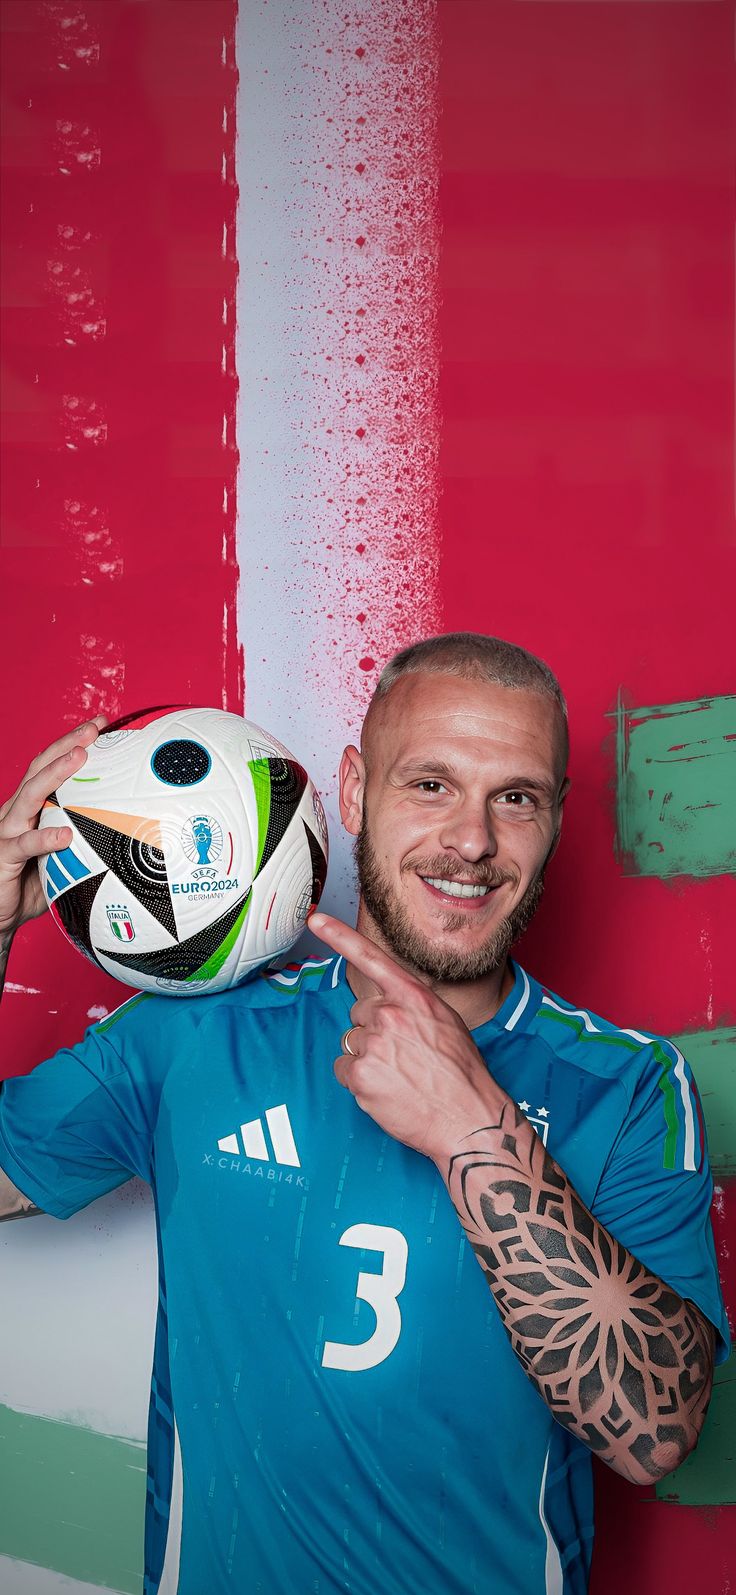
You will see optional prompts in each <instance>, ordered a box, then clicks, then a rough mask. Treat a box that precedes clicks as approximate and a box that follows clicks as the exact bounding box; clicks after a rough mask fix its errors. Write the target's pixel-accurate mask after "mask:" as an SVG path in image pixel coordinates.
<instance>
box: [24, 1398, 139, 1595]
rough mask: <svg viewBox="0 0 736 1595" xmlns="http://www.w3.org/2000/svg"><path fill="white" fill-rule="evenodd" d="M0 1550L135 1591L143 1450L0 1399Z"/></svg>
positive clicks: (69, 1575)
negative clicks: (17, 1409) (35, 1414)
mask: <svg viewBox="0 0 736 1595" xmlns="http://www.w3.org/2000/svg"><path fill="white" fill-rule="evenodd" d="M0 1477H1V1478H2V1481H3V1482H2V1491H1V1492H0V1554H2V1555H3V1556H11V1557H14V1558H15V1559H16V1560H17V1561H21V1562H33V1563H35V1565H36V1566H37V1567H45V1568H51V1569H53V1571H54V1572H57V1573H64V1574H65V1575H66V1576H67V1578H76V1579H79V1580H81V1581H83V1582H86V1583H88V1584H98V1585H102V1586H103V1588H105V1589H110V1590H118V1591H123V1592H124V1595H140V1591H141V1590H142V1588H143V1519H144V1508H145V1499H146V1452H145V1446H144V1445H143V1443H140V1444H136V1443H135V1441H133V1440H119V1439H116V1438H115V1437H114V1436H110V1435H106V1434H97V1433H95V1431H94V1430H93V1429H79V1428H76V1427H75V1425H74V1424H71V1423H59V1422H56V1421H55V1420H53V1419H51V1418H36V1417H30V1416H29V1415H28V1414H27V1413H24V1412H15V1411H13V1409H12V1408H11V1407H4V1406H0Z"/></svg>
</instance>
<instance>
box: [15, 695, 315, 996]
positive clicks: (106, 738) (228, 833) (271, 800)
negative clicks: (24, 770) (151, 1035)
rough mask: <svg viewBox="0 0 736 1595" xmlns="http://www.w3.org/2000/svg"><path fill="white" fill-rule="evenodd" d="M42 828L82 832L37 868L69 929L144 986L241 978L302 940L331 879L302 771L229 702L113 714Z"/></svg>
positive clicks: (168, 987) (187, 986) (80, 944)
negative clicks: (327, 878) (230, 711)
mask: <svg viewBox="0 0 736 1595" xmlns="http://www.w3.org/2000/svg"><path fill="white" fill-rule="evenodd" d="M40 824H41V826H49V825H50V826H59V825H69V826H71V829H72V832H73V839H72V842H71V845H70V846H69V847H67V848H64V849H61V850H59V851H58V852H56V853H50V854H48V855H47V857H46V858H43V859H40V860H39V871H40V876H41V883H42V886H43V890H44V893H45V895H46V900H47V902H48V904H49V907H50V909H51V913H52V915H53V917H54V919H55V920H56V923H57V925H59V926H60V928H61V930H62V931H63V932H64V934H65V935H66V936H67V937H68V939H69V940H70V941H71V942H72V943H73V944H74V946H75V947H77V948H78V949H79V951H80V952H82V953H84V955H85V957H87V958H90V959H91V960H92V962H93V963H95V964H98V965H99V966H100V968H101V969H104V970H105V971H106V972H107V974H108V975H113V976H115V978H116V979H118V980H122V981H123V982H124V984H125V985H130V986H134V987H136V989H137V990H140V991H157V992H165V993H168V994H169V995H171V996H187V997H190V996H199V995H202V996H204V995H206V994H208V993H209V992H213V991H223V990H225V988H226V987H228V986H234V985H237V984H238V983H239V982H240V981H241V980H244V979H245V978H246V976H248V975H249V974H251V973H252V971H254V970H256V969H258V968H259V966H260V965H262V964H267V963H270V962H271V961H272V960H273V959H276V958H278V957H279V956H280V955H281V954H283V953H285V952H286V951H287V949H288V948H289V947H290V946H291V945H292V943H293V942H294V941H296V938H297V936H298V935H299V933H300V931H301V930H302V929H303V927H304V924H305V921H306V918H307V915H308V914H309V912H310V910H311V909H312V908H313V907H314V906H315V905H316V904H317V903H318V901H319V898H320V896H321V893H322V888H323V886H324V883H325V876H326V874H327V822H326V820H325V814H324V809H323V808H322V804H321V802H320V799H319V796H318V794H317V792H316V791H315V789H314V787H313V785H312V782H311V781H310V779H309V776H308V775H307V772H306V770H304V769H303V768H302V766H301V765H300V764H299V763H298V762H297V760H296V759H295V758H293V756H292V754H291V753H289V752H288V750H287V749H286V748H284V747H283V746H282V745H281V743H280V742H277V741H276V739H275V738H274V737H272V736H269V734H268V732H266V731H262V730H261V728H260V726H256V725H253V724H252V723H251V722H250V721H248V720H243V719H241V717H240V716H239V715H237V714H228V713H226V712H225V711H224V710H222V709H190V708H171V707H166V708H158V709H147V710H142V711H141V712H140V713H138V714H132V715H127V716H125V717H124V718H122V719H120V720H116V721H115V722H114V724H113V725H110V726H108V727H107V728H106V729H105V730H104V731H103V732H102V733H101V735H100V736H98V738H97V740H96V742H94V743H93V744H92V746H91V747H90V748H89V749H88V752H87V759H86V762H85V764H83V766H82V768H81V770H80V771H79V773H78V774H77V775H72V776H70V777H69V780H67V781H64V782H63V784H62V785H61V786H60V787H59V788H58V790H57V791H56V792H54V793H52V795H51V797H50V798H49V799H48V800H47V802H46V803H45V805H44V808H43V810H42V813H41V819H40Z"/></svg>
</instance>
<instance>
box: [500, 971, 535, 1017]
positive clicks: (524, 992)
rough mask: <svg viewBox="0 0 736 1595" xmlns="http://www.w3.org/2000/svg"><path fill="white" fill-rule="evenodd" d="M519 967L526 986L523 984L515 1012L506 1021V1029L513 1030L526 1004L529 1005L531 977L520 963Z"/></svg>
mask: <svg viewBox="0 0 736 1595" xmlns="http://www.w3.org/2000/svg"><path fill="white" fill-rule="evenodd" d="M517 967H518V969H519V974H520V975H521V978H522V980H523V982H524V986H523V990H522V993H521V996H520V998H519V1001H518V1002H517V1004H516V1007H515V1009H514V1011H513V1013H512V1014H511V1015H510V1017H509V1018H508V1019H507V1020H506V1023H505V1025H504V1030H513V1028H514V1025H516V1024H518V1022H519V1020H520V1018H521V1016H522V1014H523V1012H524V1009H525V1008H526V1005H527V1003H528V1001H529V993H530V991H531V986H530V985H529V977H528V975H527V974H526V973H525V972H524V970H523V969H522V968H521V966H520V965H519V966H517Z"/></svg>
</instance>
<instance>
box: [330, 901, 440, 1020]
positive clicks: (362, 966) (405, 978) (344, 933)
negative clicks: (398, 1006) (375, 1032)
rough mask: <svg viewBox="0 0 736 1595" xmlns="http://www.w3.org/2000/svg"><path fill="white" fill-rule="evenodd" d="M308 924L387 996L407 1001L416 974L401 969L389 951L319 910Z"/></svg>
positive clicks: (414, 983) (415, 982) (398, 1000)
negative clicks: (383, 949) (386, 951)
mask: <svg viewBox="0 0 736 1595" xmlns="http://www.w3.org/2000/svg"><path fill="white" fill-rule="evenodd" d="M307 924H308V926H309V929H310V930H311V931H314V934H315V936H319V939H320V941H324V942H326V943H327V946H328V947H331V948H332V950H333V952H336V953H342V956H343V958H346V959H347V961H348V963H349V964H353V965H354V967H355V968H356V969H359V970H360V972H361V974H362V975H365V976H366V977H367V979H368V980H372V981H373V984H374V985H375V986H377V987H378V990H379V991H381V992H383V995H384V996H385V997H391V998H394V999H395V1000H396V1001H397V1002H400V1001H402V1000H406V998H407V995H408V994H409V993H410V992H411V991H412V990H413V988H414V987H415V986H416V985H417V984H418V982H417V981H415V979H414V976H413V975H409V974H407V972H406V970H405V969H401V968H400V966H399V965H398V964H397V963H396V961H395V960H394V959H393V958H390V957H389V955H388V953H384V952H383V951H382V949H381V948H380V947H376V945H375V942H372V941H369V940H368V938H367V936H362V935H361V933H360V931H359V930H353V929H352V927H351V926H350V925H344V924H343V922H342V920H341V919H333V918H332V916H331V915H329V914H320V913H316V914H310V916H309V919H308V921H307Z"/></svg>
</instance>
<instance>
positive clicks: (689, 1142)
mask: <svg viewBox="0 0 736 1595" xmlns="http://www.w3.org/2000/svg"><path fill="white" fill-rule="evenodd" d="M542 1002H543V1003H546V1004H547V1007H548V1008H554V1009H555V1010H556V1012H557V1013H562V1014H570V1016H571V1017H572V1018H574V1019H582V1021H583V1024H584V1026H585V1029H586V1030H587V1031H588V1034H589V1035H592V1036H602V1035H605V1033H606V1032H605V1031H604V1030H601V1029H600V1028H599V1026H598V1025H594V1024H593V1020H592V1019H591V1017H590V1014H589V1013H586V1011H585V1009H584V1008H563V1006H562V1004H561V1003H559V1002H555V1001H554V1000H553V998H552V997H548V996H547V994H546V993H545V995H544V996H543V997H542ZM612 1028H613V1029H615V1030H617V1031H618V1033H619V1035H621V1036H631V1039H632V1041H639V1042H641V1045H642V1046H643V1047H651V1046H654V1045H656V1046H658V1047H669V1049H670V1052H671V1053H674V1057H675V1067H674V1070H673V1073H674V1075H675V1078H676V1080H677V1081H678V1083H679V1087H680V1097H681V1099H682V1111H683V1115H684V1119H685V1152H684V1159H683V1168H685V1169H688V1170H689V1171H690V1172H693V1171H694V1170H695V1167H696V1164H695V1113H694V1110H693V1099H692V1092H691V1090H690V1086H689V1085H688V1080H687V1075H686V1073H685V1059H684V1058H683V1056H682V1053H681V1052H680V1051H679V1050H678V1048H677V1047H676V1046H675V1044H674V1042H673V1041H668V1040H667V1038H666V1037H664V1036H647V1035H645V1034H644V1033H643V1031H641V1030H626V1029H624V1027H623V1025H615V1026H613V1027H612Z"/></svg>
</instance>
